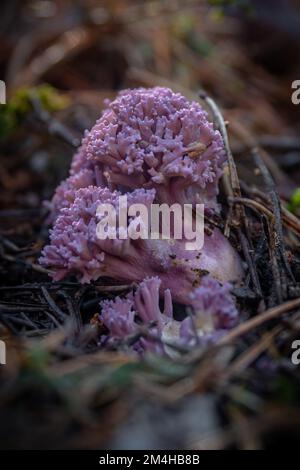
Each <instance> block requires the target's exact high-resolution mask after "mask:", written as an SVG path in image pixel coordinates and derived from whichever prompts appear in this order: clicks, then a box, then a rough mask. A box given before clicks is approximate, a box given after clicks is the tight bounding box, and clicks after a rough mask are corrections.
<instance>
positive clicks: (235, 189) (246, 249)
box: [199, 92, 262, 297]
mask: <svg viewBox="0 0 300 470" xmlns="http://www.w3.org/2000/svg"><path fill="white" fill-rule="evenodd" d="M199 96H200V98H202V99H203V100H204V102H205V103H206V104H207V106H208V107H209V108H210V110H211V112H212V114H213V117H214V120H215V122H216V124H217V126H218V128H219V131H220V132H221V135H222V138H223V142H224V145H225V150H226V154H227V159H228V168H229V177H230V185H227V186H230V189H231V190H230V191H229V193H230V196H231V197H232V196H233V197H234V198H236V199H237V198H240V197H241V187H240V181H239V177H238V174H237V169H236V165H235V162H234V158H233V155H232V152H231V149H230V145H229V139H228V133H227V129H226V125H225V121H224V118H223V116H222V113H221V111H220V109H219V107H218V106H217V104H216V102H215V101H214V100H213V99H212V98H210V97H209V96H207V94H206V93H205V92H201V93H200V94H199ZM228 201H229V205H230V212H229V217H228V219H227V223H226V227H225V235H227V236H228V235H229V225H230V224H232V225H233V226H234V227H235V228H236V229H237V233H238V237H239V239H240V242H241V245H242V249H243V253H244V256H245V259H246V261H247V263H248V266H249V271H250V275H251V278H252V282H253V286H254V288H255V290H256V293H257V294H258V296H260V297H262V290H261V286H260V282H259V277H258V274H257V272H256V269H255V265H254V263H253V257H252V254H251V253H252V252H253V247H252V244H251V238H250V236H249V231H248V224H247V218H246V214H245V209H244V206H243V205H242V204H237V205H236V207H235V210H232V205H231V204H230V200H229V198H228ZM232 214H233V216H234V217H233V218H232ZM241 226H243V228H244V230H245V233H246V236H245V235H244V234H243V233H242V230H241Z"/></svg>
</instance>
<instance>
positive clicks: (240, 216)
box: [199, 92, 246, 228]
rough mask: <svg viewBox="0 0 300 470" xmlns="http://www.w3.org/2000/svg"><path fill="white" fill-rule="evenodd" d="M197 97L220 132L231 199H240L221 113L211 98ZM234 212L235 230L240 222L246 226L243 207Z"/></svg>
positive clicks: (234, 167) (203, 95) (234, 168)
mask: <svg viewBox="0 0 300 470" xmlns="http://www.w3.org/2000/svg"><path fill="white" fill-rule="evenodd" d="M199 96H200V98H201V99H203V100H204V102H205V103H206V104H207V106H208V107H209V108H210V109H211V112H212V114H213V117H214V120H215V122H216V124H217V127H218V128H219V131H220V132H221V135H222V138H223V142H224V146H225V150H226V154H227V158H228V168H229V176H230V184H231V188H232V195H233V197H241V188H240V182H239V177H238V174H237V170H236V166H235V162H234V158H233V155H232V152H231V149H230V146H229V140H228V134H227V130H226V125H225V121H224V118H223V116H222V113H221V111H220V109H219V107H218V106H217V104H216V102H215V101H214V100H213V99H212V98H210V97H209V96H207V94H206V93H205V92H200V93H199ZM234 212H235V213H234V215H235V218H233V219H232V223H233V225H234V226H235V227H236V228H239V227H240V226H241V222H243V224H244V226H246V216H245V211H244V207H243V206H242V205H237V206H236V210H235V211H234Z"/></svg>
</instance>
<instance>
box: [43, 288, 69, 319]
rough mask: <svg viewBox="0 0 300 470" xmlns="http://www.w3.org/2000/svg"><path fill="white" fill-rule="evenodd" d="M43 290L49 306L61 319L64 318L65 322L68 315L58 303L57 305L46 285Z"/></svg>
mask: <svg viewBox="0 0 300 470" xmlns="http://www.w3.org/2000/svg"><path fill="white" fill-rule="evenodd" d="M41 291H42V293H43V296H44V297H45V299H46V302H47V303H48V305H49V307H50V308H51V310H52V311H53V312H54V313H55V314H56V315H57V316H58V318H59V319H60V320H62V321H63V322H64V321H65V319H66V318H67V315H66V314H65V313H64V312H63V311H62V310H61V309H60V308H59V307H58V305H56V303H55V302H54V300H53V299H52V297H51V295H50V294H49V292H48V291H47V289H46V287H44V286H42V287H41Z"/></svg>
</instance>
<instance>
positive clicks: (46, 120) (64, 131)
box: [31, 95, 80, 148]
mask: <svg viewBox="0 0 300 470" xmlns="http://www.w3.org/2000/svg"><path fill="white" fill-rule="evenodd" d="M31 103H32V106H33V110H34V115H35V117H36V118H37V119H38V120H39V121H40V122H41V123H42V124H43V125H44V126H45V127H46V128H47V131H48V133H49V134H50V135H53V136H55V137H58V138H59V139H62V140H63V141H64V142H66V143H67V144H69V145H71V147H74V148H77V147H78V146H79V144H80V139H79V138H78V137H75V136H74V134H73V132H72V131H71V130H70V129H69V128H68V127H67V126H65V125H64V124H63V123H61V122H60V121H58V120H57V119H54V118H53V117H52V116H51V114H50V113H49V112H48V111H46V110H45V109H43V108H42V106H41V103H40V101H39V99H38V98H37V97H36V96H34V95H33V96H31Z"/></svg>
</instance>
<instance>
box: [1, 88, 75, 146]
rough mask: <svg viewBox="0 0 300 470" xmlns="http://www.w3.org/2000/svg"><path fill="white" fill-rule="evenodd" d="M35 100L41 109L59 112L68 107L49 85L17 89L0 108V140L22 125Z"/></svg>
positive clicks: (65, 99) (63, 99)
mask: <svg viewBox="0 0 300 470" xmlns="http://www.w3.org/2000/svg"><path fill="white" fill-rule="evenodd" d="M33 98H36V99H38V101H39V102H40V105H41V107H42V108H43V109H45V110H46V111H49V112H54V111H59V110H60V109H64V108H65V107H67V106H68V104H69V101H68V99H67V98H66V97H65V96H64V95H62V94H60V93H59V92H58V91H57V90H56V89H55V88H53V87H52V86H51V85H48V84H44V85H39V86H37V87H23V88H19V89H18V90H17V91H16V92H15V94H14V95H13V96H12V97H11V98H10V100H9V101H8V103H7V104H3V105H1V106H0V139H1V140H5V139H6V138H8V137H9V136H10V135H11V134H12V132H14V131H15V130H17V129H18V127H19V126H20V125H21V124H22V122H23V119H24V117H25V116H26V115H27V114H28V113H29V112H30V111H31V110H32V99H33Z"/></svg>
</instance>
